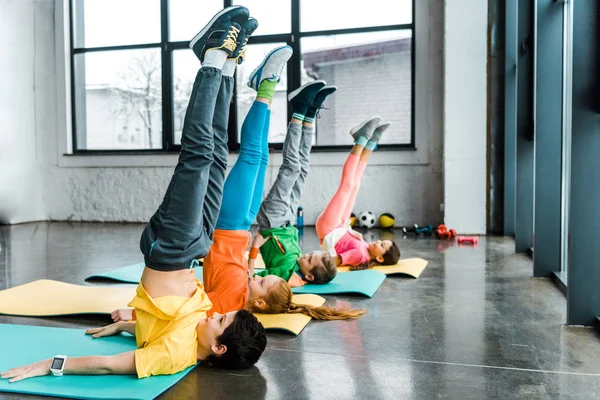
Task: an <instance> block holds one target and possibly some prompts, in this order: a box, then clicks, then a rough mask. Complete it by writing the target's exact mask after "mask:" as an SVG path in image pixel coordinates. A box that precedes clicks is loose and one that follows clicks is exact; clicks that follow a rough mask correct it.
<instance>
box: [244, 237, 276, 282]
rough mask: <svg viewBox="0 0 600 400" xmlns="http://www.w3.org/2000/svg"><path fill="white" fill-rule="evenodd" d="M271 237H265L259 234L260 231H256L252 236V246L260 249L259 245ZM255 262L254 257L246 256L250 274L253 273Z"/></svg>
mask: <svg viewBox="0 0 600 400" xmlns="http://www.w3.org/2000/svg"><path fill="white" fill-rule="evenodd" d="M270 238H271V237H270V236H269V237H267V238H265V237H264V236H263V235H261V233H260V232H256V235H255V236H254V240H252V247H254V248H257V249H260V247H261V246H262V245H263V244H265V242H266V241H267V240H269V239H270ZM255 264H256V259H254V258H248V271H249V272H250V276H252V275H254V265H255Z"/></svg>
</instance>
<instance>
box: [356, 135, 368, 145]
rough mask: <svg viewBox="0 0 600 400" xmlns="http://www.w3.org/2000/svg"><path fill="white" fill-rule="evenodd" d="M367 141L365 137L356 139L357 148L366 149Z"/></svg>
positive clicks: (361, 136)
mask: <svg viewBox="0 0 600 400" xmlns="http://www.w3.org/2000/svg"><path fill="white" fill-rule="evenodd" d="M368 142H369V139H368V138H367V137H366V136H363V135H360V136H359V137H357V138H356V142H354V143H356V144H357V145H359V146H362V147H366V145H367V144H368Z"/></svg>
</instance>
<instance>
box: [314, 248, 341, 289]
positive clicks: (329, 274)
mask: <svg viewBox="0 0 600 400" xmlns="http://www.w3.org/2000/svg"><path fill="white" fill-rule="evenodd" d="M321 260H322V261H323V266H321V265H318V266H316V267H313V269H312V270H311V271H310V273H311V275H312V276H313V278H314V279H313V280H312V281H311V282H310V283H316V284H322V283H329V282H331V280H332V279H333V278H335V276H336V275H337V266H336V265H335V261H334V260H333V257H331V255H330V254H329V253H326V254H325V255H324V256H323V258H321Z"/></svg>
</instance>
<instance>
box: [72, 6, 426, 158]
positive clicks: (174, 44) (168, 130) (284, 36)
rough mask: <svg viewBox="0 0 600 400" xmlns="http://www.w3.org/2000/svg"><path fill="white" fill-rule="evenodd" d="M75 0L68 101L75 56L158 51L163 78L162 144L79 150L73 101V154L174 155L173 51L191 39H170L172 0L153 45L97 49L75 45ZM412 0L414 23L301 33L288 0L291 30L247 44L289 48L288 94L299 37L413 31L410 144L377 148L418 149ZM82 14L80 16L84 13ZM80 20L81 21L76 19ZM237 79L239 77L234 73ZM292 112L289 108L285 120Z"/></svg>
mask: <svg viewBox="0 0 600 400" xmlns="http://www.w3.org/2000/svg"><path fill="white" fill-rule="evenodd" d="M75 1H76V0H68V7H69V35H70V46H69V47H70V68H71V76H70V91H71V93H70V94H71V99H75V98H76V96H77V87H76V82H75V81H76V79H77V77H76V75H77V70H76V68H75V58H76V56H77V55H80V54H86V53H93V52H104V51H119V50H139V49H159V50H160V59H161V78H162V85H161V89H162V132H163V133H162V147H161V148H160V149H124V150H116V149H103V150H88V149H78V148H77V137H78V136H80V132H81V130H80V129H85V127H84V128H78V123H77V117H78V115H77V110H76V101H71V124H72V131H71V133H72V134H71V140H72V154H73V155H136V154H141V155H152V154H174V153H179V152H180V150H181V145H180V144H175V143H174V138H175V130H174V120H173V114H174V113H173V107H174V105H173V74H172V71H173V52H174V51H177V50H183V49H187V48H188V43H189V41H169V17H170V16H169V3H170V0H160V8H161V9H160V21H161V22H160V29H161V41H160V42H157V43H141V44H130V45H117V46H99V47H75V36H74V26H75V18H76V16H75V15H74V12H73V11H74V2H75ZM411 1H412V22H411V23H410V24H395V25H384V26H369V27H360V28H344V29H332V30H317V31H305V32H303V31H301V29H300V22H301V21H300V19H301V17H300V15H301V14H300V11H301V10H300V7H301V2H302V0H291V15H290V18H291V32H289V33H280V34H269V35H258V36H252V37H250V40H249V41H248V44H249V45H253V44H269V43H286V44H288V45H289V46H291V47H292V49H293V50H294V54H293V55H292V58H291V59H290V61H289V62H288V68H287V79H288V88H287V93H288V94H289V93H290V92H291V91H292V90H294V89H295V88H297V87H299V86H300V84H301V72H302V70H301V60H302V49H301V41H302V39H303V38H308V37H317V36H328V35H343V34H355V33H369V32H383V31H396V30H404V31H410V32H411V100H410V102H411V117H410V124H411V128H410V132H411V135H410V143H401V144H400V143H398V144H382V145H380V146H378V149H379V150H391V151H397V150H416V146H415V114H416V113H415V54H416V48H415V45H416V43H415V42H416V38H415V36H416V27H415V25H416V24H415V8H416V4H415V3H416V1H415V0H411ZM231 5H233V0H223V7H229V6H231ZM82 17H83V16H82ZM79 22H80V23H81V24H83V21H79ZM235 79H237V77H235ZM291 116H292V111H291V108H290V107H288V110H287V117H288V120H289V119H290V118H291ZM237 118H238V115H237V85H236V84H234V89H233V99H232V103H231V108H230V113H229V125H228V147H229V152H230V153H237V152H239V149H240V144H239V141H238V136H239V135H238V132H237V126H238V124H237V122H238V121H237ZM351 147H352V145H314V146H313V147H312V152H338V151H339V152H342V151H348V150H349V149H351ZM269 148H271V149H273V150H275V151H281V150H282V148H283V143H280V142H277V143H269Z"/></svg>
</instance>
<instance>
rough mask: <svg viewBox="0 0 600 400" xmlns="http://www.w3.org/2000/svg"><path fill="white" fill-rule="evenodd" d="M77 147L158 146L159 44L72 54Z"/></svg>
mask: <svg viewBox="0 0 600 400" xmlns="http://www.w3.org/2000/svg"><path fill="white" fill-rule="evenodd" d="M74 73H75V75H74V80H75V111H76V129H77V149H78V150H85V149H87V150H113V149H160V148H162V87H161V85H162V79H161V63H160V51H159V49H145V50H121V51H111V52H97V53H83V54H77V55H76V56H75V70H74Z"/></svg>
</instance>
